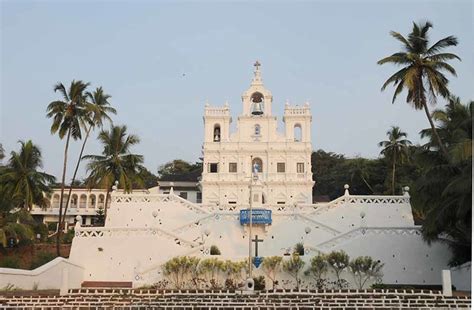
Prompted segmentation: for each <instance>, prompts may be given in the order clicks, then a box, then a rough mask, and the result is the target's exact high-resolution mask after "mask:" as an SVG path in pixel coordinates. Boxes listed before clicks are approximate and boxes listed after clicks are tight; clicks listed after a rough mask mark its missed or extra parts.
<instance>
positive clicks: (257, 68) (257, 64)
mask: <svg viewBox="0 0 474 310" xmlns="http://www.w3.org/2000/svg"><path fill="white" fill-rule="evenodd" d="M253 66H254V67H255V70H257V71H258V70H260V66H261V64H260V63H259V62H258V60H257V61H256V62H255V63H254V64H253Z"/></svg>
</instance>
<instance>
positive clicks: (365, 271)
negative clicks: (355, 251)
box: [349, 256, 384, 289]
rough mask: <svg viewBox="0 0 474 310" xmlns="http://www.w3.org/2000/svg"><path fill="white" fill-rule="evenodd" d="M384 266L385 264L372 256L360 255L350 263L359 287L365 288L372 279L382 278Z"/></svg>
mask: <svg viewBox="0 0 474 310" xmlns="http://www.w3.org/2000/svg"><path fill="white" fill-rule="evenodd" d="M383 266H384V264H382V263H381V262H380V261H376V260H373V259H372V257H370V256H359V257H357V258H355V259H353V260H352V261H351V262H350V263H349V268H350V270H351V272H352V274H353V275H354V280H355V282H356V284H357V285H358V287H359V289H363V288H364V285H365V284H366V283H367V281H369V280H370V279H374V280H375V281H378V280H380V279H381V278H382V276H383V274H382V268H383Z"/></svg>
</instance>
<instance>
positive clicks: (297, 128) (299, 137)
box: [293, 124, 302, 142]
mask: <svg viewBox="0 0 474 310" xmlns="http://www.w3.org/2000/svg"><path fill="white" fill-rule="evenodd" d="M293 136H294V138H295V142H301V140H302V130H301V125H300V124H296V125H295V127H294V128H293Z"/></svg>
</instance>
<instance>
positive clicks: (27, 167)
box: [0, 140, 55, 211]
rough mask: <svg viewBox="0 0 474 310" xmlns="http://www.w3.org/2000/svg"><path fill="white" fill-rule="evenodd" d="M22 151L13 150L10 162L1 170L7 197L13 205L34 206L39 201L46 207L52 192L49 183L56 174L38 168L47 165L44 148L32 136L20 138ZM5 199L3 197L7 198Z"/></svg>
mask: <svg viewBox="0 0 474 310" xmlns="http://www.w3.org/2000/svg"><path fill="white" fill-rule="evenodd" d="M19 143H20V151H19V152H15V151H13V152H11V157H10V159H9V160H8V165H7V166H5V167H3V168H2V169H1V170H0V186H1V188H2V192H3V195H6V197H5V198H4V199H7V198H8V199H11V201H10V206H11V207H15V208H20V209H25V210H28V211H29V210H31V208H32V206H33V205H34V204H35V205H37V206H40V207H43V208H45V207H46V206H47V205H48V197H47V196H46V195H45V194H48V193H50V192H51V189H50V187H49V185H50V184H51V183H53V182H54V180H55V178H54V176H52V175H49V174H47V173H45V172H41V171H38V170H39V169H40V168H42V167H43V161H42V158H41V151H40V149H39V148H38V147H37V146H36V145H34V144H33V142H31V140H28V141H26V142H24V141H19ZM4 199H2V200H4Z"/></svg>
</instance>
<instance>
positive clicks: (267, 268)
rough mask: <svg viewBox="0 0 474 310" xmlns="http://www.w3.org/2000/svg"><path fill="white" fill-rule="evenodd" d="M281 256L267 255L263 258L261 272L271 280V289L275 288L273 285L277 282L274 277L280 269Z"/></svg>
mask: <svg viewBox="0 0 474 310" xmlns="http://www.w3.org/2000/svg"><path fill="white" fill-rule="evenodd" d="M282 260H283V258H282V257H281V256H269V257H265V258H264V259H263V264H262V268H263V272H264V273H265V274H266V275H267V277H268V278H269V279H270V280H272V289H273V290H274V289H275V285H277V284H278V281H277V279H276V275H277V273H278V272H279V271H280V269H281V261H282Z"/></svg>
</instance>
